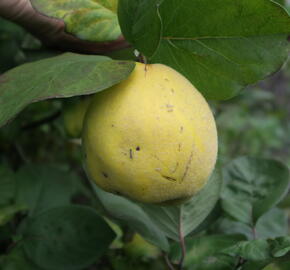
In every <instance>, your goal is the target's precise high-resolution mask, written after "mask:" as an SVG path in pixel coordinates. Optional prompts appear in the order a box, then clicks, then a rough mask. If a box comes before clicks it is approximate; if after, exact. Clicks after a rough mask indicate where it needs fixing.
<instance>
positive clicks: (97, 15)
mask: <svg viewBox="0 0 290 270" xmlns="http://www.w3.org/2000/svg"><path fill="white" fill-rule="evenodd" d="M31 2H32V4H33V6H34V7H35V8H36V9H37V10H38V11H40V12H41V13H44V14H46V15H48V16H51V17H55V18H58V19H61V20H63V21H64V23H65V26H66V31H67V32H69V33H71V34H74V35H75V36H77V37H79V38H81V39H84V40H89V41H110V40H116V39H117V38H118V37H119V36H120V35H121V30H120V26H119V23H118V18H117V14H116V13H117V5H118V0H79V1H74V0H54V1H51V0H32V1H31Z"/></svg>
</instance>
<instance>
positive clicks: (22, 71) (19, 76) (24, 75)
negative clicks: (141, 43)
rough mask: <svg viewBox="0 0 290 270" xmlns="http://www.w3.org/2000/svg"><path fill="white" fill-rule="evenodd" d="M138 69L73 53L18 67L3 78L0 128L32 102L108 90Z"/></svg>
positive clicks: (124, 63) (102, 57)
mask: <svg viewBox="0 0 290 270" xmlns="http://www.w3.org/2000/svg"><path fill="white" fill-rule="evenodd" d="M134 66H135V65H134V63H133V62H126V61H115V60H111V59H110V58H108V57H105V56H97V55H79V54H73V53H65V54H62V55H60V56H56V57H51V58H47V59H43V60H40V61H36V62H33V63H28V64H24V65H21V66H18V67H16V68H14V69H12V70H10V71H8V72H6V73H4V74H2V75H1V76H0V126H2V125H4V124H5V123H7V121H8V120H10V119H11V118H13V117H14V116H15V115H16V114H17V113H19V112H20V111H21V110H22V109H23V108H24V107H25V106H27V105H28V104H30V103H32V102H36V101H40V100H44V99H49V98H60V97H71V96H76V95H87V94H92V93H95V92H99V91H101V90H104V89H106V88H108V87H110V86H112V85H114V84H116V83H119V82H120V81H122V80H124V79H125V78H127V77H128V75H129V74H130V73H131V71H132V70H133V69H134Z"/></svg>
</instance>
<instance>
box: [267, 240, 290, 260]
mask: <svg viewBox="0 0 290 270" xmlns="http://www.w3.org/2000/svg"><path fill="white" fill-rule="evenodd" d="M269 242H270V243H271V245H272V247H273V249H272V255H273V256H274V257H282V256H284V255H286V254H287V253H288V252H289V251H290V237H289V236H288V237H279V238H276V239H274V240H272V239H270V240H269Z"/></svg>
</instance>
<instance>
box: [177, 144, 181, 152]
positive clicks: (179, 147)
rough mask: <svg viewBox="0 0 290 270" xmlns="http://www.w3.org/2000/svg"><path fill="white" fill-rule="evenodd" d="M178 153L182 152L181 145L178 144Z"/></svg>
mask: <svg viewBox="0 0 290 270" xmlns="http://www.w3.org/2000/svg"><path fill="white" fill-rule="evenodd" d="M178 151H179V152H180V151H181V143H179V144H178Z"/></svg>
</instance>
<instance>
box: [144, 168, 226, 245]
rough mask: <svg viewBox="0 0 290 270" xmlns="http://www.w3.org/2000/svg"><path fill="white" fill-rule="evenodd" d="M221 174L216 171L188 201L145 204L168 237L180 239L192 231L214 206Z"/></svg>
mask: <svg viewBox="0 0 290 270" xmlns="http://www.w3.org/2000/svg"><path fill="white" fill-rule="evenodd" d="M220 187H221V176H220V174H219V173H218V172H214V173H213V174H212V176H211V177H210V179H209V181H208V183H207V184H206V186H205V187H204V188H203V189H202V190H201V191H200V192H199V193H198V194H196V195H195V196H193V197H192V198H191V199H190V200H189V201H188V202H185V203H184V204H182V205H178V206H168V207H160V206H154V205H145V204H144V205H143V209H144V210H145V212H146V213H148V215H149V216H150V218H151V219H152V221H153V222H154V223H155V224H156V225H157V226H158V227H159V229H160V230H161V231H163V232H164V233H165V234H166V235H167V237H169V238H171V239H174V240H176V241H179V238H180V236H181V235H182V236H184V237H185V236H186V235H188V234H189V233H190V232H192V231H193V230H194V229H195V228H197V226H198V225H200V224H201V222H202V221H203V220H204V219H205V218H206V217H207V215H208V214H209V213H210V212H211V210H212V209H213V208H214V206H215V204H216V202H217V200H218V198H219V194H220Z"/></svg>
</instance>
